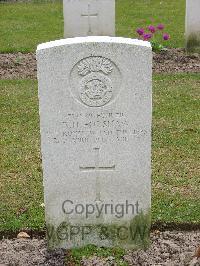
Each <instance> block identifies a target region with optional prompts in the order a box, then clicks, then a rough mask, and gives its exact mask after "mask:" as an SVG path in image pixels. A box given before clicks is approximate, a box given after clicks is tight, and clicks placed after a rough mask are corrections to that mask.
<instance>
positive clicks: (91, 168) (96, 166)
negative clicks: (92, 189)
mask: <svg viewBox="0 0 200 266" xmlns="http://www.w3.org/2000/svg"><path fill="white" fill-rule="evenodd" d="M99 150H100V148H94V152H95V163H94V166H84V167H83V166H79V169H80V171H82V172H88V171H94V172H95V173H96V176H95V177H96V201H101V199H100V194H101V192H100V191H101V190H100V171H113V170H115V165H112V166H100V165H99Z"/></svg>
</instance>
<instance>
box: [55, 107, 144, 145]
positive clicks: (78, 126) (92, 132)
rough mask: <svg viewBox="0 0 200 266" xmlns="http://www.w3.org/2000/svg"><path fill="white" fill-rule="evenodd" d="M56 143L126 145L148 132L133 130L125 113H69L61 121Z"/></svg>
mask: <svg viewBox="0 0 200 266" xmlns="http://www.w3.org/2000/svg"><path fill="white" fill-rule="evenodd" d="M59 134H60V135H59V136H57V137H56V138H54V142H55V143H60V142H62V143H74V144H80V143H82V144H88V143H99V144H101V143H116V142H121V143H123V142H124V143H126V142H128V141H129V139H130V138H131V137H137V138H141V137H145V136H146V135H147V134H148V130H147V129H146V128H145V127H144V128H133V127H132V126H131V125H130V121H129V120H128V118H127V115H126V114H125V113H124V112H97V113H96V112H86V113H78V112H71V113H68V114H67V115H66V116H65V117H64V119H63V120H62V121H61V131H60V133H59Z"/></svg>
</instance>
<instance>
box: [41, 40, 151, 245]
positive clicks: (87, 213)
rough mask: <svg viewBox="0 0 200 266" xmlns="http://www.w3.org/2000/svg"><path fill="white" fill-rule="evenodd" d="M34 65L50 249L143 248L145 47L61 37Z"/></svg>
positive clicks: (147, 131)
mask: <svg viewBox="0 0 200 266" xmlns="http://www.w3.org/2000/svg"><path fill="white" fill-rule="evenodd" d="M37 60H38V82H39V101H40V121H41V122H40V123H41V145H42V160H43V176H44V194H45V209H46V223H47V229H48V234H47V235H48V242H49V247H50V248H55V247H64V248H70V247H74V246H82V245H85V244H89V243H93V244H96V245H99V246H113V245H120V246H123V247H134V246H139V247H140V246H141V247H143V246H145V245H147V242H148V233H149V225H150V220H149V213H150V204H151V203H150V197H151V181H150V179H151V178H150V176H151V108H152V107H151V76H152V73H151V72H152V62H151V61H152V52H151V47H150V44H149V43H148V42H143V41H139V40H132V39H125V38H111V37H85V38H74V39H65V40H60V41H54V42H50V43H45V44H41V45H39V46H38V49H37Z"/></svg>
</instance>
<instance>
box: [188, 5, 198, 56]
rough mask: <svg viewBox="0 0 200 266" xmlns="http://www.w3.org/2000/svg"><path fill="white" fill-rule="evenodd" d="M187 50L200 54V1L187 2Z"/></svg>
mask: <svg viewBox="0 0 200 266" xmlns="http://www.w3.org/2000/svg"><path fill="white" fill-rule="evenodd" d="M186 48H187V49H188V50H197V51H199V52H200V0H186Z"/></svg>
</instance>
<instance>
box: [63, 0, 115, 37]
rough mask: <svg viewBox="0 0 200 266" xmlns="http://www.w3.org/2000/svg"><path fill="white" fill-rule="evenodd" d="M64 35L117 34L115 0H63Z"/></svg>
mask: <svg viewBox="0 0 200 266" xmlns="http://www.w3.org/2000/svg"><path fill="white" fill-rule="evenodd" d="M63 13H64V37H65V38H68V37H79V36H81V37H83V36H115V0H63Z"/></svg>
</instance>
